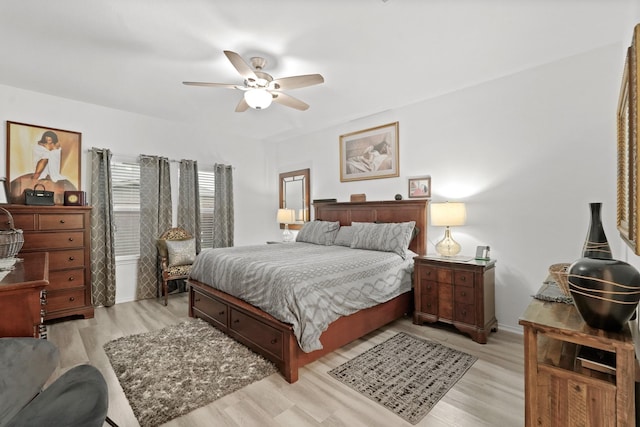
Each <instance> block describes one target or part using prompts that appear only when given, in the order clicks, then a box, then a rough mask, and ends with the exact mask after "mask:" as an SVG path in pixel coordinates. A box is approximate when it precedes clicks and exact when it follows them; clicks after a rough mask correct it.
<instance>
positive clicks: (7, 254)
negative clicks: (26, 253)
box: [0, 207, 24, 258]
mask: <svg viewBox="0 0 640 427" xmlns="http://www.w3.org/2000/svg"><path fill="white" fill-rule="evenodd" d="M0 211H2V212H4V214H5V215H7V217H8V218H9V219H8V220H7V222H6V224H7V225H8V226H9V229H8V230H0V258H13V257H15V256H16V255H17V254H18V252H20V249H22V245H23V244H24V236H23V235H22V230H16V227H15V225H14V224H13V216H12V215H11V213H10V212H9V211H8V210H6V209H5V208H3V207H0Z"/></svg>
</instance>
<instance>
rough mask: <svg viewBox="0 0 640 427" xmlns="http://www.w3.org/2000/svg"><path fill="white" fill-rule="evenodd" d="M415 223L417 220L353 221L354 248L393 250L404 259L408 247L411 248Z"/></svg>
mask: <svg viewBox="0 0 640 427" xmlns="http://www.w3.org/2000/svg"><path fill="white" fill-rule="evenodd" d="M415 225H416V222H415V221H409V222H390V223H385V224H376V223H372V222H354V223H351V226H352V227H353V240H352V242H351V247H352V248H354V249H369V250H373V251H383V252H393V253H396V254H398V255H400V256H401V257H402V258H403V259H404V258H406V256H407V249H408V248H409V242H411V236H412V234H413V228H414V227H415Z"/></svg>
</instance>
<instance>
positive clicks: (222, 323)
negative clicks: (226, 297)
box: [193, 291, 229, 330]
mask: <svg viewBox="0 0 640 427" xmlns="http://www.w3.org/2000/svg"><path fill="white" fill-rule="evenodd" d="M193 308H194V309H196V310H198V311H200V312H201V313H203V314H206V316H207V317H208V318H209V319H211V320H213V321H214V322H215V323H217V324H218V325H219V327H220V328H222V329H225V330H226V329H227V312H228V310H229V309H228V307H227V305H226V304H225V303H223V302H220V301H218V300H216V299H213V298H211V297H209V296H208V295H205V294H203V293H200V292H197V291H196V292H195V294H194V299H193Z"/></svg>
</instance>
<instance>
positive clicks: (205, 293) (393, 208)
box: [189, 199, 428, 383]
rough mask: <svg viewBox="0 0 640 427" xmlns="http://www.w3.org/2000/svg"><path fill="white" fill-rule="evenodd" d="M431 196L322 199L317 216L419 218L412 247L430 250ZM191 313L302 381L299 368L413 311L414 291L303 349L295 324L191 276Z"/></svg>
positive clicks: (335, 326)
mask: <svg viewBox="0 0 640 427" xmlns="http://www.w3.org/2000/svg"><path fill="white" fill-rule="evenodd" d="M427 204H428V201H427V200H424V199H423V200H406V201H384V202H358V203H318V204H315V205H314V211H315V219H317V220H323V221H340V225H350V224H351V223H352V222H406V221H415V222H416V227H417V228H418V229H419V230H420V233H419V234H418V236H416V238H414V239H413V241H412V243H411V245H410V246H409V249H411V250H412V251H414V252H416V253H417V254H419V255H424V254H426V241H427V239H426V234H427V233H426V231H427ZM189 283H190V284H191V286H190V290H189V316H190V317H197V318H201V319H203V320H206V321H207V322H209V323H210V324H212V325H214V326H215V327H217V328H219V329H220V330H222V331H223V332H224V333H226V334H227V335H229V336H231V337H233V338H234V339H236V340H237V341H239V342H241V343H243V344H245V345H246V346H248V347H249V348H251V349H253V350H254V351H256V352H257V353H260V354H262V355H263V356H264V357H266V358H267V359H269V360H271V361H273V362H274V363H275V364H276V366H277V367H278V369H279V370H280V372H281V373H282V375H283V376H284V378H285V379H286V380H287V381H288V382H290V383H293V382H296V381H297V380H298V369H299V368H301V367H302V366H304V365H306V364H308V363H311V362H313V361H314V360H317V359H318V358H320V357H322V356H324V355H325V354H328V353H330V352H332V351H334V350H335V349H337V348H340V347H342V346H343V345H345V344H347V343H349V342H351V341H354V340H356V339H358V338H360V337H362V336H364V335H366V334H368V333H369V332H372V331H374V330H376V329H378V328H380V327H381V326H384V325H386V324H387V323H389V322H392V321H393V320H396V319H398V318H400V317H402V316H403V315H405V314H406V315H409V314H411V311H412V307H413V292H406V293H404V294H402V295H399V296H398V297H396V298H394V299H392V300H390V301H387V302H386V303H383V304H380V305H377V306H375V307H371V308H368V309H365V310H361V311H358V312H356V313H354V314H352V315H350V316H344V317H341V318H339V319H337V320H336V321H335V322H333V323H331V324H330V325H329V328H328V329H327V330H326V331H324V332H323V334H322V335H321V337H320V342H321V343H322V346H323V348H322V349H321V350H316V351H313V352H310V353H305V352H303V351H302V350H301V349H300V347H299V346H298V342H297V340H296V337H295V335H294V333H293V328H292V327H291V325H290V324H286V323H283V322H280V321H279V320H277V319H275V318H274V317H272V316H271V315H269V314H267V313H265V312H264V311H262V310H260V309H258V308H256V307H254V306H252V305H250V304H248V303H246V302H244V301H242V300H240V299H238V298H235V297H233V296H231V295H229V294H226V293H224V292H221V291H218V290H216V289H213V288H212V287H210V286H208V285H206V284H204V283H200V282H198V281H196V280H193V279H189Z"/></svg>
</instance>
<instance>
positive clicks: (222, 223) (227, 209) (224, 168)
mask: <svg viewBox="0 0 640 427" xmlns="http://www.w3.org/2000/svg"><path fill="white" fill-rule="evenodd" d="M214 174H215V181H216V189H215V196H214V197H215V201H214V205H213V247H214V248H226V247H229V246H233V227H234V219H233V168H232V167H231V166H229V165H221V164H217V163H216V164H215V166H214Z"/></svg>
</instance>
